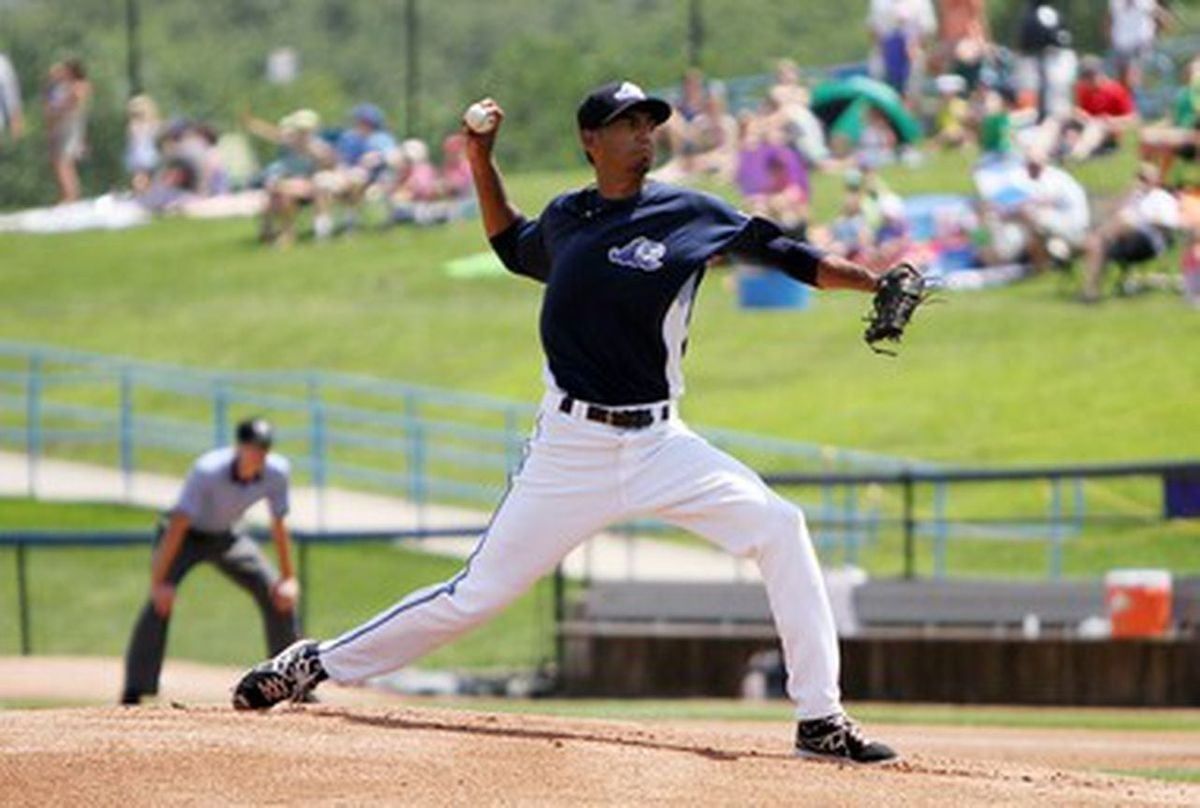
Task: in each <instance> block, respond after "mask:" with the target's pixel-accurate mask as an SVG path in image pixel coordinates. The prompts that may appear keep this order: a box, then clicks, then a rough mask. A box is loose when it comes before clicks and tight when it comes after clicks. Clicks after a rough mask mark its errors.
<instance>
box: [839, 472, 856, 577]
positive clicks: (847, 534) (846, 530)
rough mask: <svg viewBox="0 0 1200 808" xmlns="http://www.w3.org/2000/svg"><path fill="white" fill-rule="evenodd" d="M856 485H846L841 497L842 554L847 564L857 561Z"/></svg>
mask: <svg viewBox="0 0 1200 808" xmlns="http://www.w3.org/2000/svg"><path fill="white" fill-rule="evenodd" d="M858 529H859V528H858V486H856V485H854V484H853V483H851V484H849V485H847V486H846V490H845V492H844V495H843V499H842V531H843V533H842V556H843V558H845V560H846V562H847V563H849V564H857V563H858Z"/></svg>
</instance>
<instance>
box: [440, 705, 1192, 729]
mask: <svg viewBox="0 0 1200 808" xmlns="http://www.w3.org/2000/svg"><path fill="white" fill-rule="evenodd" d="M421 703H422V704H424V705H427V706H431V707H446V708H449V709H468V710H483V711H492V712H518V713H538V714H543V715H559V716H576V717H579V718H601V719H608V720H618V721H621V720H647V719H654V720H670V721H675V720H677V721H787V720H788V719H789V718H790V717H791V715H792V710H793V706H792V705H791V704H790V703H788V702H784V701H767V702H746V701H735V700H717V699H671V700H665V699H632V700H631V699H612V700H609V699H545V700H537V701H532V702H529V701H519V700H513V699H440V698H439V699H429V700H422V701H421ZM847 709H848V710H849V711H850V712H851V713H852V714H853V715H854V716H855V717H856V718H858V719H860V720H862V721H864V722H866V723H869V724H892V725H896V724H906V725H920V726H969V727H1011V728H1016V729H1080V730H1112V731H1119V732H1124V731H1130V732H1198V733H1200V712H1197V711H1195V710H1118V709H1097V708H1061V707H1051V708H1044V707H1038V708H1021V707H976V706H958V705H938V704H933V705H925V704H882V703H872V702H856V703H852V704H850V705H849V706H848V707H847Z"/></svg>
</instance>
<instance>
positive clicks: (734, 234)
mask: <svg viewBox="0 0 1200 808" xmlns="http://www.w3.org/2000/svg"><path fill="white" fill-rule="evenodd" d="M693 206H694V211H693V212H694V215H695V228H696V229H695V231H694V232H695V234H696V236H697V241H698V243H697V244H696V248H697V249H698V250H699V252H700V255H699V258H700V259H701V260H702V261H708V259H710V258H712V257H713V256H715V255H720V254H721V253H724V252H725V251H726V250H727V248H728V247H729V245H730V244H732V243H733V242H734V241H736V240H737V239H738V237H739V236H741V234H742V232H743V231H744V230H745V229H746V228H747V227H748V226H749V225H750V222H751V217H750V216H748V215H747V214H745V213H742V212H741V211H740V210H738V209H737V208H735V207H734V206H733V205H730V204H729V203H728V202H726V201H725V200H723V199H719V198H718V197H715V196H712V195H711V194H702V193H697V194H695V195H694V197H693Z"/></svg>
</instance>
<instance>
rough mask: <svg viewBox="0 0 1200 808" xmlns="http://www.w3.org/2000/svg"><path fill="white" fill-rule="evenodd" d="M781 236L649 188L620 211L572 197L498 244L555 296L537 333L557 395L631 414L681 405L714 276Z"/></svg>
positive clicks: (710, 202)
mask: <svg viewBox="0 0 1200 808" xmlns="http://www.w3.org/2000/svg"><path fill="white" fill-rule="evenodd" d="M778 235H779V231H778V229H777V228H774V227H773V226H772V225H770V224H769V223H767V222H764V221H763V220H761V219H752V218H751V217H749V216H747V215H745V214H743V213H740V212H739V211H737V210H735V209H734V208H733V207H731V206H730V205H729V204H727V203H725V202H724V201H722V200H720V199H718V198H716V197H714V196H711V195H709V194H703V193H699V192H696V191H691V190H688V189H684V188H678V187H674V186H670V185H664V184H660V183H647V184H646V185H645V187H644V188H643V189H642V191H641V192H640V193H638V194H636V195H635V196H632V197H628V198H626V199H620V200H609V199H605V198H603V197H602V196H600V194H599V193H598V192H597V191H596V190H595V189H594V188H587V189H584V190H580V191H573V192H570V193H567V194H563V195H562V196H559V197H558V198H556V199H555V200H554V201H552V202H551V203H550V204H549V205H548V206H547V207H546V209H545V210H544V211H543V212H542V215H541V216H540V217H538V218H537V219H536V220H532V221H529V220H519V221H518V222H517V223H516V224H514V225H513V226H512V227H510V228H509V229H508V230H507V231H505V232H504V233H501V234H499V235H498V236H496V237H495V238H493V239H492V244H493V246H494V247H495V249H496V252H497V254H499V255H500V257H501V258H502V259H503V261H504V263H505V265H506V266H507V267H508V268H509V269H510V270H512V271H513V272H516V273H518V274H521V275H526V276H529V277H531V278H535V279H537V280H540V281H543V282H544V283H545V284H546V292H545V296H544V298H543V301H542V312H541V320H540V332H541V339H542V347H543V349H544V351H545V353H546V366H547V372H548V379H547V382H548V383H549V384H550V386H551V387H552V388H553V389H556V390H558V391H560V392H562V393H565V394H569V395H571V396H573V397H575V398H578V399H581V400H583V401H591V402H595V403H597V404H604V405H607V406H623V405H633V404H645V403H649V402H655V401H665V400H667V399H675V398H678V397H679V396H680V395H682V393H683V375H682V372H681V368H680V362H681V360H682V358H683V354H684V351H685V350H686V347H687V330H688V322H689V318H690V316H691V310H692V303H693V301H694V300H695V297H696V292H697V289H698V288H699V285H700V280H701V278H702V277H703V275H704V270H705V267H706V266H707V265H708V262H709V261H710V259H712V258H713V257H714V256H715V255H717V254H719V253H722V252H727V251H729V250H730V247H731V245H735V244H740V243H743V242H746V241H748V240H749V241H753V242H755V243H764V242H766V241H769V240H771V238H773V237H775V236H778ZM748 236H749V237H750V238H748ZM805 257H806V259H807V260H809V261H812V262H814V263H815V258H813V257H812V254H811V253H805ZM810 280H811V278H810Z"/></svg>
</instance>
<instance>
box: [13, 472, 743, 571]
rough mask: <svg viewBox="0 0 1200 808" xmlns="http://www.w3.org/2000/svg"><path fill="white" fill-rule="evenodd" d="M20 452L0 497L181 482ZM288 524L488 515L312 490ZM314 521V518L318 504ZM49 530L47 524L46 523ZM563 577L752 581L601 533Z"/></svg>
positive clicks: (664, 546)
mask: <svg viewBox="0 0 1200 808" xmlns="http://www.w3.org/2000/svg"><path fill="white" fill-rule="evenodd" d="M32 476H33V483H34V485H33V486H31V485H30V463H29V459H28V457H27V456H26V455H24V454H18V453H13V452H0V496H28V495H29V494H30V492H31V491H32V492H35V494H36V497H37V498H38V499H45V500H59V501H77V502H80V501H85V502H123V503H128V504H131V505H138V506H141V507H146V508H159V509H162V508H168V507H170V506H171V505H172V504H174V502H175V498H176V497H177V496H178V494H179V489H180V486H181V485H182V483H183V480H182V478H180V477H173V476H170V475H163V474H150V473H145V472H137V473H135V474H133V475H132V477H131V479H130V480H128V481H126V479H125V478H124V475H122V474H121V472H120V471H119V470H117V469H114V468H111V467H108V466H101V465H95V464H89V463H77V462H73V461H66V460H55V459H50V458H40V459H38V461H37V463H36V464H35V466H34V468H33V474H32ZM291 500H292V502H291V505H292V512H291V514H290V515H289V518H288V522H289V523H290V524H291V525H292V526H293V527H294V528H296V529H300V530H308V531H316V530H320V529H324V530H330V531H353V530H406V529H415V528H418V527H422V528H446V527H476V528H478V527H482V526H484V525H486V524H487V522H488V517H489V514H487V513H483V512H479V511H473V510H467V509H462V508H452V507H445V506H440V505H424V506H421V507H417V506H415V505H414V504H413V503H411V502H409V501H407V500H405V499H403V498H399V497H389V496H383V495H380V494H369V493H364V492H361V491H352V490H348V489H344V488H327V489H326V490H325V491H324V494H323V501H322V500H321V499H320V494H319V492H318V491H317V490H316V489H313V488H309V487H300V486H297V487H293V489H292V492H291ZM319 504H322V505H323V508H321V509H320V513H321V515H322V517H323V518H322V519H318V513H319V510H318V505H319ZM247 519H248V521H250V522H251V523H254V524H260V525H262V524H266V522H267V512H266V507H265V506H264V505H262V504H261V503H260V504H259V505H258V506H255V508H253V509H251V511H250V513H249V514H248V515H247ZM45 527H46V528H47V529H53V528H54V525H46V526H45ZM406 546H411V547H413V548H414V549H420V550H422V551H425V552H430V553H437V554H439V555H447V556H453V557H456V558H465V557H466V556H467V555H469V554H470V552H471V550H472V548H473V547H474V546H475V539H474V538H462V539H457V538H456V539H442V538H434V539H421V540H417V541H406ZM564 569H565V570H566V573H567V574H568V575H569V576H572V577H577V578H583V577H590V578H592V579H596V580H625V579H630V578H636V579H639V580H690V581H732V580H757V579H758V570H757V568H756V567H755V566H754V565H753V564H751V563H748V562H746V561H743V560H741V559H736V558H733V557H731V556H729V555H727V554H725V553H724V552H721V551H717V550H708V549H705V548H702V547H688V546H684V545H680V544H676V543H673V542H668V541H662V540H657V539H652V538H646V537H642V536H624V535H616V534H612V533H602V534H600V535H598V536H596V537H595V538H593V539H592V540H591V541H589V542H587V543H585V544H584V545H582V546H581V547H579V548H578V549H577V550H575V551H574V552H573V553H571V555H570V556H568V557H567V559H566V561H565V565H564Z"/></svg>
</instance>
